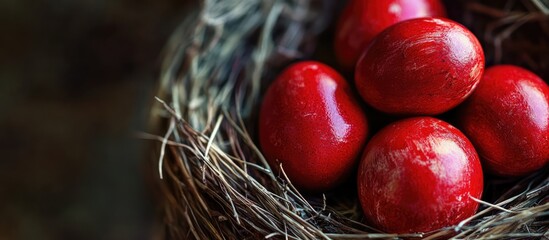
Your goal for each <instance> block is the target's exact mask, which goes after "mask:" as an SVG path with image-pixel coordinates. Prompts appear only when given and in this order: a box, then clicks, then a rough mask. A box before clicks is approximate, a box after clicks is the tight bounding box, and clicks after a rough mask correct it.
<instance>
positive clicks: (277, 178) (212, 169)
mask: <svg viewBox="0 0 549 240" xmlns="http://www.w3.org/2000/svg"><path fill="white" fill-rule="evenodd" d="M335 2H336V1H329V0H324V1H319V0H316V1H315V0H268V1H263V0H245V1H242V0H208V1H202V2H201V5H200V8H196V9H195V10H194V11H193V12H190V13H189V15H188V17H187V18H186V20H185V21H184V22H183V23H182V24H181V25H180V26H179V27H178V29H177V30H176V31H175V33H174V34H173V36H172V37H171V39H170V40H169V42H168V45H167V48H166V51H165V61H164V63H163V66H162V72H161V79H160V89H159V91H158V95H157V98H156V100H157V102H158V104H156V105H155V107H154V108H153V111H152V117H153V121H152V124H153V126H154V127H155V128H158V129H161V130H162V134H158V135H152V134H151V135H143V137H144V138H148V139H154V140H157V142H158V148H157V150H158V151H157V152H155V153H156V156H157V158H155V161H158V162H155V163H157V164H155V165H156V166H157V167H158V168H157V169H154V171H155V172H156V171H157V176H158V177H157V178H155V179H154V181H155V182H156V183H157V185H158V186H159V188H160V189H161V193H162V194H161V195H162V197H161V199H162V200H161V202H160V203H159V204H160V206H161V208H162V217H163V220H164V223H165V230H166V233H165V234H166V236H165V237H167V238H170V239H240V238H244V239H260V238H275V239H347V238H348V239H364V238H400V237H403V238H413V237H418V238H430V239H435V238H448V237H454V238H484V239H502V238H542V237H546V238H547V237H549V235H548V231H549V221H548V220H547V219H548V218H547V216H548V215H549V197H548V192H549V177H548V174H547V169H545V170H542V171H539V172H537V173H535V174H532V175H530V176H527V177H525V178H522V179H519V180H501V179H490V180H488V181H487V183H486V185H487V187H486V191H485V192H486V193H485V197H484V200H480V199H475V200H476V201H478V202H480V203H481V208H480V209H479V211H478V213H477V214H476V215H475V216H473V217H471V218H469V219H466V220H464V221H462V222H461V223H460V224H458V225H456V226H449V227H446V228H443V229H439V230H436V231H433V232H428V233H411V234H401V235H396V234H390V233H383V232H380V231H378V230H376V229H374V228H372V227H370V226H367V225H366V224H364V220H363V219H362V218H363V216H362V213H361V212H362V211H361V209H360V207H359V204H358V201H357V198H356V193H354V192H355V191H356V190H354V189H341V190H336V192H335V193H326V194H320V195H307V196H305V195H303V194H302V193H300V192H299V191H298V190H297V189H296V188H294V187H293V185H292V184H291V182H290V181H289V180H288V179H287V178H286V176H285V175H284V173H283V172H282V173H281V174H277V173H275V172H273V171H272V170H271V168H270V167H269V165H268V164H267V162H266V160H265V159H264V157H263V155H262V154H261V151H260V149H259V148H258V146H257V145H256V143H257V141H256V138H257V136H256V130H255V128H256V120H257V109H258V104H259V103H260V101H261V94H262V92H264V90H265V87H266V86H267V85H268V83H269V81H271V80H272V79H273V78H274V76H276V73H278V72H279V71H280V69H281V68H282V67H284V66H286V65H287V64H288V63H290V62H292V61H294V60H297V59H305V58H307V57H310V56H311V54H312V53H313V51H314V50H315V46H316V45H315V44H316V40H317V36H318V35H319V34H320V33H321V32H322V31H324V30H325V29H326V28H327V27H328V25H329V24H330V22H331V21H332V19H333V15H331V14H333V12H335V11H334V9H337V8H338V5H335ZM448 4H449V5H459V7H462V9H461V10H460V16H461V17H462V18H460V19H461V20H462V22H463V23H464V24H466V25H468V27H470V28H471V29H473V31H474V32H475V33H476V34H477V36H479V39H481V41H482V40H483V44H484V47H485V49H487V59H488V62H489V63H490V64H492V63H498V62H507V63H515V64H520V65H526V66H528V68H530V69H532V70H534V71H536V72H537V73H538V74H540V75H542V76H545V79H548V76H547V75H546V74H547V72H549V66H548V62H549V61H548V59H547V58H549V53H548V47H549V46H548V44H549V40H548V39H549V34H548V33H549V31H547V29H548V28H547V25H548V24H549V20H548V19H549V17H548V14H549V13H548V9H547V8H546V7H544V6H543V3H542V2H541V1H522V2H516V1H506V2H497V3H496V4H495V5H487V4H481V3H467V2H460V3H459V4H458V3H455V2H454V3H448ZM449 9H450V8H449ZM468 21H469V22H468ZM472 23H474V24H472ZM539 29H542V30H539ZM538 30H539V31H538ZM534 32H535V33H536V34H535V35H531V33H534ZM480 33H482V34H480ZM540 33H541V34H540ZM511 46H512V47H511ZM507 56H509V57H507ZM544 71H545V72H544Z"/></svg>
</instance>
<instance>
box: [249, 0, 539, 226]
mask: <svg viewBox="0 0 549 240" xmlns="http://www.w3.org/2000/svg"><path fill="white" fill-rule="evenodd" d="M444 17H445V11H444V8H443V6H442V4H441V3H440V2H439V1H438V0H408V1H405V0H381V1H364V0H351V1H350V2H349V3H348V5H347V7H346V8H345V10H344V12H343V13H342V15H341V18H340V21H339V24H338V27H337V31H336V36H335V51H336V55H337V57H338V61H339V62H340V64H341V67H342V68H343V69H346V70H353V69H354V72H355V79H354V84H349V83H348V82H347V81H346V80H345V79H344V78H343V77H342V76H341V75H340V74H339V73H338V72H336V71H335V70H334V69H332V68H331V67H329V66H327V65H324V64H322V63H319V62H314V61H306V62H300V63H296V64H293V65H291V66H289V67H288V68H286V69H285V70H284V71H283V72H282V73H281V74H280V75H279V77H278V78H277V79H276V80H275V81H274V82H273V83H272V85H271V86H270V87H269V89H268V90H267V92H266V95H265V97H264V99H263V103H262V107H261V111H260V120H259V136H260V145H261V148H262V151H263V153H264V155H265V156H266V158H267V160H268V161H269V163H270V164H271V166H272V167H273V168H275V169H279V168H282V169H283V170H284V171H285V173H286V174H287V176H288V177H289V179H290V181H291V182H292V183H293V184H294V185H295V186H297V187H298V188H300V189H302V190H304V191H316V192H318V191H327V190H330V189H333V188H334V187H336V186H338V184H341V183H342V182H343V181H344V180H345V179H346V178H348V177H349V175H352V173H353V172H354V170H355V169H356V167H357V166H358V176H357V181H358V185H357V186H358V196H359V200H360V202H361V205H362V208H363V211H364V214H365V217H366V219H367V221H368V222H369V223H370V224H372V225H374V226H376V227H378V228H380V229H382V230H384V231H387V232H396V233H404V232H425V231H430V230H434V229H437V228H440V227H444V226H449V225H453V224H457V223H458V222H459V221H461V220H463V219H465V218H467V217H469V216H471V215H473V214H474V213H475V211H476V209H477V207H478V203H477V202H476V201H475V200H474V199H473V198H481V195H482V190H483V170H484V172H490V173H492V174H497V175H502V176H521V175H525V174H528V173H531V172H533V171H536V170H539V169H541V168H543V167H544V166H546V165H547V163H548V161H549V86H548V85H547V84H546V83H545V82H544V81H543V80H541V79H540V78H539V77H537V76H536V75H535V74H533V73H531V72H529V71H528V70H526V69H523V68H520V67H516V66H510V65H501V66H492V67H490V68H487V69H486V70H485V69H484V68H485V66H484V53H483V50H482V48H481V46H480V43H479V42H478V40H477V39H476V38H475V36H474V35H473V34H472V33H471V32H470V31H469V30H467V29H466V28H465V27H464V26H462V25H460V24H458V23H456V22H454V21H451V20H449V19H446V18H444ZM353 85H354V88H353V87H352V86H353ZM356 93H358V95H360V97H362V100H363V101H364V102H365V103H367V104H368V105H369V106H371V107H373V108H375V109H377V110H379V111H381V112H384V113H385V114H391V115H395V116H399V117H400V118H401V120H398V121H396V122H392V123H388V124H387V125H386V127H384V128H383V129H381V130H380V131H379V132H377V133H376V134H375V135H374V136H372V137H371V138H370V139H369V140H368V137H369V133H370V129H369V125H370V124H369V120H368V119H372V118H375V117H376V116H369V115H367V114H366V113H365V111H364V110H363V106H362V103H361V101H360V100H359V98H358V97H357V94H356ZM456 107H457V109H456V116H457V117H456V119H455V121H453V124H455V125H456V126H457V128H456V127H454V126H452V125H451V124H450V123H447V122H445V121H442V120H439V119H437V118H436V117H432V116H436V115H438V114H441V113H444V112H447V111H449V110H451V109H454V108H456ZM458 129H459V130H458ZM462 132H463V133H462ZM481 163H482V166H481Z"/></svg>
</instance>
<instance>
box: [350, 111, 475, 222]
mask: <svg viewBox="0 0 549 240" xmlns="http://www.w3.org/2000/svg"><path fill="white" fill-rule="evenodd" d="M482 188H483V176H482V168H481V165H480V161H479V158H478V156H477V153H476V151H475V149H474V148H473V145H472V144H471V142H469V140H468V139H467V138H466V137H465V136H464V135H463V134H462V133H461V132H460V131H459V130H458V129H456V128H455V127H453V126H451V125H450V124H448V123H446V122H444V121H442V120H438V119H435V118H431V117H415V118H408V119H405V120H400V121H398V122H395V123H392V124H390V125H388V126H387V127H385V128H384V129H382V130H381V131H380V132H378V133H377V134H376V135H374V136H373V137H372V139H371V140H370V142H369V143H368V145H367V147H366V149H365V151H364V154H363V155H362V160H361V163H360V166H359V168H358V195H359V200H360V203H361V205H362V210H363V211H364V214H365V216H366V219H367V220H368V221H369V222H370V223H371V224H373V225H374V226H376V227H378V228H379V229H381V230H383V231H386V232H390V233H412V232H427V231H431V230H435V229H439V228H441V227H445V226H451V225H454V224H457V223H459V222H460V221H462V220H464V219H466V218H467V217H470V216H472V215H473V214H474V213H475V211H476V209H477V207H478V203H477V202H476V201H474V200H473V199H471V198H470V197H469V196H472V197H475V198H480V197H481V195H482Z"/></svg>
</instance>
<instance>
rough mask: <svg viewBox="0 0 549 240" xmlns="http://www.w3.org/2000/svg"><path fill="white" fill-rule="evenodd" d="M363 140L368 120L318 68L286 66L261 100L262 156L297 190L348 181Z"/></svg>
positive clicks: (336, 80) (343, 86) (337, 79)
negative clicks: (279, 168)
mask: <svg viewBox="0 0 549 240" xmlns="http://www.w3.org/2000/svg"><path fill="white" fill-rule="evenodd" d="M367 135H368V121H367V119H366V116H365V115H364V113H363V111H362V109H361V106H360V104H359V101H358V100H357V99H356V98H355V96H354V94H353V92H352V90H351V88H350V86H349V85H348V84H347V82H346V81H345V79H344V78H343V77H342V76H341V75H340V74H338V73H337V72H336V71H335V70H333V69H332V68H330V67H328V66H326V65H324V64H321V63H318V62H301V63H297V64H294V65H291V66H290V67H288V68H286V69H285V70H284V71H283V72H282V73H281V74H280V75H279V76H278V78H277V79H276V80H275V81H274V82H273V83H272V85H271V86H270V87H269V89H268V90H267V93H266V94H265V97H264V99H263V103H262V106H261V111H260V117H259V140H260V145H261V149H262V151H263V154H264V155H265V157H266V159H267V161H268V162H269V164H270V165H271V167H273V168H275V169H276V168H278V166H279V165H282V168H283V169H284V171H285V173H286V174H287V175H288V178H289V179H290V180H291V182H292V184H294V185H295V186H297V187H298V188H300V189H302V190H306V191H324V190H328V189H331V188H333V187H335V186H336V185H337V184H339V183H341V182H342V181H344V180H345V179H346V178H347V177H349V175H350V173H351V172H352V169H353V167H355V166H356V162H357V160H358V157H359V155H360V152H361V151H362V149H363V147H364V144H365V142H366V137H367Z"/></svg>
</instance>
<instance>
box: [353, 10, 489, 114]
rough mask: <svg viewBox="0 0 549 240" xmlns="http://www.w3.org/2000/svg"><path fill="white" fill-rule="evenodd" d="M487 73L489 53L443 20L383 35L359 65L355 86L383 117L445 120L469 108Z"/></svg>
mask: <svg viewBox="0 0 549 240" xmlns="http://www.w3.org/2000/svg"><path fill="white" fill-rule="evenodd" d="M483 71H484V53H483V51H482V48H481V46H480V43H479V42H478V40H477V39H476V37H475V36H474V35H473V34H472V33H471V32H470V31H469V30H467V29H466V28H465V27H463V26H462V25H460V24H458V23H456V22H453V21H451V20H447V19H442V18H419V19H412V20H407V21H403V22H400V23H397V24H395V25H393V26H391V27H389V28H387V29H386V30H385V31H383V32H382V33H380V34H379V35H378V36H377V37H376V38H375V39H374V40H373V41H372V44H370V46H369V47H368V48H367V49H366V51H365V52H364V55H362V57H361V58H360V60H359V61H358V63H357V67H356V70H355V84H356V87H357V89H358V91H359V93H360V95H361V96H362V98H363V99H364V100H365V101H366V102H367V103H368V104H370V105H371V106H372V107H374V108H377V109H378V110H380V111H383V112H387V113H392V114H402V115H435V114H440V113H443V112H445V111H448V110H450V109H451V108H453V107H455V106H457V105H458V104H459V103H461V102H463V100H465V98H466V97H467V96H469V95H470V94H471V92H472V91H473V90H474V88H475V87H476V86H477V84H478V82H479V81H480V78H481V76H482V72H483Z"/></svg>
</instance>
